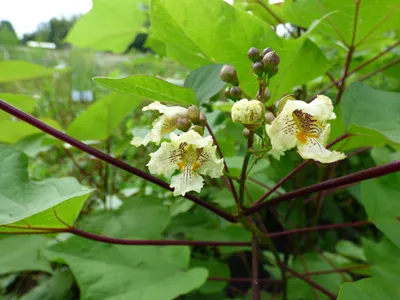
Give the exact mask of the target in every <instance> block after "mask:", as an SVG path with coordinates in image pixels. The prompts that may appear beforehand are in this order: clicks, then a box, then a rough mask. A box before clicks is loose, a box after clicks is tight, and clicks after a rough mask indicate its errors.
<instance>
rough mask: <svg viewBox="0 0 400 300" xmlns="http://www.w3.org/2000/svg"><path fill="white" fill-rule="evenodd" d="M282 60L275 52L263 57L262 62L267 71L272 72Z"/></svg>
mask: <svg viewBox="0 0 400 300" xmlns="http://www.w3.org/2000/svg"><path fill="white" fill-rule="evenodd" d="M280 61H281V59H280V57H279V55H278V54H277V53H276V52H275V51H271V52H268V53H267V54H265V55H264V56H263V59H262V62H263V65H264V68H265V70H266V71H271V70H273V69H274V68H275V67H277V66H278V65H279V63H280Z"/></svg>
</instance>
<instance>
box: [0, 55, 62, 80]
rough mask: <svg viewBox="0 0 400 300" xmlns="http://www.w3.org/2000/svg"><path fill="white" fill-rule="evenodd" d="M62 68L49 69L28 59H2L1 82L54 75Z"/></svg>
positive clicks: (0, 64) (0, 63)
mask: <svg viewBox="0 0 400 300" xmlns="http://www.w3.org/2000/svg"><path fill="white" fill-rule="evenodd" d="M59 71H60V70H55V69H49V68H46V67H43V66H39V65H36V64H33V63H30V62H27V61H20V60H6V61H0V83H6V82H13V81H21V80H31V79H37V78H42V77H49V76H52V75H53V74H54V73H57V72H59Z"/></svg>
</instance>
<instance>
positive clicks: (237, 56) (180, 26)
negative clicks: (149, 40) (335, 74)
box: [151, 0, 327, 101]
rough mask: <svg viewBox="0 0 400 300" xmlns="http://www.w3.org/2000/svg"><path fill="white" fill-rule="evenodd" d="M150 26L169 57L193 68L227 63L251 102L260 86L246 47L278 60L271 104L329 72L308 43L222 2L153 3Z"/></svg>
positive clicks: (156, 0)
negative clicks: (268, 49) (287, 36)
mask: <svg viewBox="0 0 400 300" xmlns="http://www.w3.org/2000/svg"><path fill="white" fill-rule="evenodd" d="M210 5H212V9H210ZM151 23H152V30H153V31H152V32H153V34H154V36H155V37H156V38H158V39H159V40H161V41H163V42H164V43H165V45H166V49H167V55H168V56H169V57H171V58H173V59H175V60H177V61H179V62H181V63H183V64H185V65H187V66H189V67H191V68H198V67H201V66H204V65H208V64H210V63H229V64H231V65H233V66H234V67H235V68H236V69H237V72H238V76H239V81H240V85H241V87H242V88H243V89H244V90H245V91H246V92H247V93H248V94H250V95H253V97H255V94H256V91H257V88H258V82H257V79H256V77H255V76H254V75H253V74H251V72H250V71H251V62H250V61H249V60H248V58H247V55H246V53H247V51H248V50H249V49H250V47H258V48H260V49H263V48H265V47H271V48H272V49H274V50H275V51H277V53H278V54H279V55H280V57H281V64H280V66H279V70H280V71H279V72H278V74H277V75H276V76H275V77H274V78H273V79H272V80H271V85H270V90H271V93H272V101H276V100H278V99H279V98H280V97H281V96H283V94H285V93H288V92H290V91H291V88H292V87H294V86H295V85H299V84H302V83H305V82H307V81H308V80H311V79H313V78H315V77H317V76H319V75H320V74H321V73H323V72H324V71H326V69H327V62H326V59H325V57H324V55H323V54H322V52H321V51H320V50H319V48H318V47H317V46H316V45H315V44H314V43H313V42H311V41H310V40H307V39H306V38H302V39H297V40H295V41H286V40H284V39H282V38H279V37H278V36H277V35H276V33H275V32H274V31H273V30H272V28H271V27H269V26H266V25H265V23H264V22H263V21H262V20H260V19H259V18H258V17H256V16H252V15H250V14H248V13H246V12H244V11H242V10H240V9H236V8H235V7H233V6H231V5H229V4H228V3H226V2H224V1H220V0H213V1H212V4H210V3H209V2H207V1H195V2H193V1H180V0H170V1H161V0H153V1H152V2H151ZM243 24H245V26H244V25H243Z"/></svg>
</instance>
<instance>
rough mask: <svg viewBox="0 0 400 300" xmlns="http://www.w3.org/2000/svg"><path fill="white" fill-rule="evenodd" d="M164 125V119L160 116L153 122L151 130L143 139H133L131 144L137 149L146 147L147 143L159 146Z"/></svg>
mask: <svg viewBox="0 0 400 300" xmlns="http://www.w3.org/2000/svg"><path fill="white" fill-rule="evenodd" d="M164 123H165V117H164V116H161V117H159V118H158V119H156V120H155V121H154V122H153V128H152V129H151V131H150V132H149V133H148V134H147V135H146V136H145V137H144V138H141V137H137V136H136V137H133V140H132V142H131V144H132V145H133V146H136V147H139V146H140V145H143V146H146V145H147V144H148V143H150V142H153V143H155V144H156V145H159V144H160V142H161V138H162V136H163V134H162V130H163V127H164Z"/></svg>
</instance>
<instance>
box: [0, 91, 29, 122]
mask: <svg viewBox="0 0 400 300" xmlns="http://www.w3.org/2000/svg"><path fill="white" fill-rule="evenodd" d="M0 99H1V100H4V101H5V102H7V103H8V104H11V105H12V106H15V107H16V108H18V109H20V110H22V111H24V112H26V113H28V114H29V113H31V112H32V111H33V109H34V108H35V105H36V100H35V99H34V98H33V97H31V96H27V95H17V94H10V93H0ZM12 118H13V117H12V116H11V115H10V114H8V113H6V112H5V111H0V120H10V119H12Z"/></svg>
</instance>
